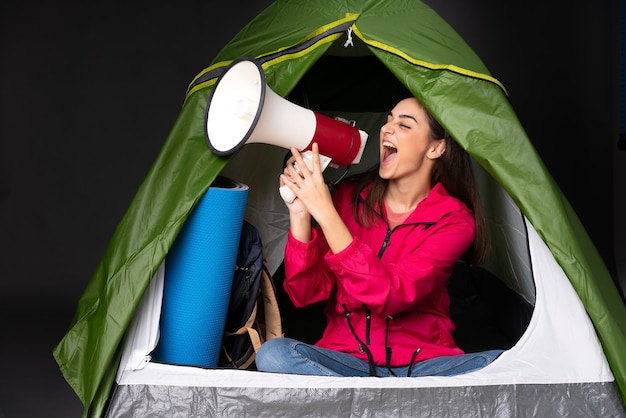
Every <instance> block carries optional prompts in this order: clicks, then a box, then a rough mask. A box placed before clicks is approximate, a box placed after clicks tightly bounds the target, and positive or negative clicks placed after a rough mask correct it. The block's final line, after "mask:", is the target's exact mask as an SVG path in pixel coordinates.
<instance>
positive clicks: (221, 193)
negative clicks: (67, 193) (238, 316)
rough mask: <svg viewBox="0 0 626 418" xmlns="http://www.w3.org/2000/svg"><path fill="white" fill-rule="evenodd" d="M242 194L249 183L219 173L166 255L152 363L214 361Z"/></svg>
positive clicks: (233, 260)
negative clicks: (158, 336)
mask: <svg viewBox="0 0 626 418" xmlns="http://www.w3.org/2000/svg"><path fill="white" fill-rule="evenodd" d="M247 197H248V186H246V185H244V184H241V183H237V182H235V181H233V180H230V179H227V178H223V177H218V178H217V179H216V180H215V181H214V182H213V184H212V185H211V186H210V187H209V189H208V190H207V192H206V193H205V194H204V195H203V196H202V198H201V199H200V201H199V202H198V203H197V204H196V206H195V207H194V209H193V211H192V212H191V214H190V215H189V217H188V218H187V220H186V221H185V224H184V225H183V227H182V229H181V231H180V233H179V234H178V236H177V237H176V240H175V241H174V244H173V245H172V248H171V249H170V251H169V252H168V254H167V256H166V258H165V284H164V288H163V306H162V309H161V320H160V325H159V327H160V330H159V331H160V338H159V342H158V344H157V347H156V348H155V350H154V352H153V353H152V359H153V360H154V361H157V362H162V363H173V364H181V365H192V366H201V367H216V366H217V365H218V361H219V355H220V351H221V344H222V335H223V333H224V324H225V322H226V313H227V311H228V302H229V299H230V291H231V286H232V280H233V276H234V271H235V264H236V262H237V250H238V247H239V239H240V236H241V228H242V224H243V219H244V212H245V207H246V201H247Z"/></svg>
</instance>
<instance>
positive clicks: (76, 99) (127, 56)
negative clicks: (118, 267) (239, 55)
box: [0, 0, 626, 418]
mask: <svg viewBox="0 0 626 418" xmlns="http://www.w3.org/2000/svg"><path fill="white" fill-rule="evenodd" d="M270 3H271V2H270V1H269V0H263V1H245V2H224V3H223V4H219V5H216V4H214V2H202V3H200V2H197V3H196V2H191V1H179V2H176V3H172V4H163V3H158V2H157V3H152V4H149V3H146V4H144V5H140V4H133V3H130V2H129V3H126V4H125V3H115V2H113V3H111V2H105V3H89V2H77V1H66V2H63V3H62V4H55V3H53V2H50V3H48V2H42V1H39V2H37V1H35V2H32V1H23V2H17V1H11V0H9V1H5V2H3V4H2V6H0V7H1V9H2V13H1V15H0V19H1V21H0V22H1V24H0V30H1V32H2V36H1V39H2V44H1V45H2V49H1V62H0V68H1V71H2V73H1V77H0V83H1V84H0V85H1V88H0V98H1V102H2V110H1V112H0V314H1V316H0V318H1V319H0V324H1V326H2V328H1V329H0V332H1V334H0V339H1V340H2V344H0V346H1V347H2V349H1V350H0V361H1V362H2V363H1V364H2V372H1V373H0V376H1V377H0V418H4V417H37V416H42V417H44V416H45V417H56V416H58V417H72V416H80V413H81V411H82V409H81V406H80V402H79V401H78V398H76V397H75V396H74V394H73V392H72V391H71V389H70V388H69V386H68V385H67V384H66V383H65V381H64V380H63V379H62V377H61V375H60V372H59V371H58V369H57V367H56V363H55V362H54V360H53V358H52V354H51V352H52V348H53V347H54V345H56V344H57V343H58V341H59V340H60V339H61V338H62V336H63V334H64V333H65V330H66V327H67V326H68V325H69V321H70V319H71V316H72V314H73V312H74V309H75V307H76V303H77V301H78V299H79V297H80V295H81V293H82V291H83V290H84V288H85V285H86V284H87V282H88V280H89V278H90V277H91V275H92V273H93V271H94V269H95V267H96V265H97V263H98V262H99V260H100V258H101V256H102V254H103V252H104V249H105V247H106V245H107V244H108V242H109V239H110V238H111V235H112V233H113V230H114V229H115V227H116V225H117V223H118V222H119V221H120V219H121V217H122V216H123V214H124V212H125V210H126V209H127V207H128V205H129V204H130V201H131V199H132V197H133V196H134V194H135V192H136V190H137V188H138V186H139V184H140V183H141V181H142V180H143V179H144V177H145V175H146V174H147V172H148V169H149V168H150V166H151V164H152V162H153V161H154V159H155V157H156V154H157V152H158V151H159V149H160V148H161V146H162V144H163V142H164V140H165V138H166V137H167V135H168V133H169V130H170V128H171V127H172V125H173V123H174V121H175V119H176V117H177V115H178V112H179V110H180V107H181V105H182V100H183V98H184V93H185V90H186V88H187V85H188V83H189V82H190V81H191V80H192V78H193V77H194V76H195V75H197V74H198V73H199V72H200V71H201V70H202V69H204V68H205V67H207V66H208V65H209V64H210V62H211V60H212V59H213V58H214V56H215V55H216V54H217V52H218V51H219V50H221V49H222V48H223V47H224V46H225V44H226V43H227V42H228V41H229V40H230V39H231V38H232V37H233V36H234V35H235V34H236V33H237V32H238V31H239V30H240V29H241V28H242V27H243V26H244V25H245V24H246V23H247V22H249V21H250V20H251V19H252V18H253V17H254V16H256V15H257V14H258V13H259V12H260V11H261V10H263V9H264V8H265V7H266V6H268V5H269V4H270ZM428 3H429V4H431V5H432V6H433V8H434V9H435V10H437V11H438V12H439V13H440V14H441V15H442V16H443V17H444V18H445V19H447V20H448V21H449V22H450V23H451V24H452V26H453V27H455V28H456V29H457V30H458V31H459V32H460V33H461V35H462V36H463V37H464V38H465V39H466V41H467V42H468V43H469V44H470V46H472V47H473V48H474V49H475V50H476V52H477V53H478V54H479V56H480V57H481V58H482V59H483V61H484V62H485V63H486V65H487V67H488V68H489V69H490V71H491V73H492V75H493V76H494V77H496V78H497V79H498V80H500V81H501V82H502V83H503V84H504V85H505V87H506V88H507V90H508V92H509V95H510V98H511V102H512V103H513V106H514V108H515V110H516V112H517V114H518V116H519V118H520V120H521V121H522V124H523V125H524V127H525V128H526V130H527V133H528V135H529V137H530V138H531V140H532V142H533V144H534V145H535V147H536V148H537V151H538V153H539V154H540V156H541V157H542V159H543V160H544V162H545V163H546V165H547V166H548V168H549V170H550V171H551V172H552V174H553V176H554V177H555V179H556V181H557V183H558V184H559V185H560V187H561V188H562V190H563V191H564V193H565V195H566V197H567V198H568V199H569V200H570V202H571V203H572V205H573V206H574V208H575V210H576V211H577V213H578V215H579V217H580V218H581V220H582V222H583V224H584V225H585V227H586V228H587V230H588V232H589V234H590V236H591V238H592V239H593V241H594V243H595V244H596V246H597V248H598V250H599V251H600V253H601V254H602V256H603V258H604V259H605V261H606V263H607V266H608V267H609V270H610V271H611V273H612V274H613V276H614V278H615V280H616V281H619V280H620V278H619V275H618V266H619V265H621V264H622V263H623V260H624V256H623V255H622V254H624V253H625V252H626V251H625V249H624V248H625V247H624V244H623V241H624V240H625V239H626V238H625V237H626V227H625V224H624V221H623V219H622V218H623V214H624V213H625V212H624V211H626V204H624V196H623V195H624V191H625V190H624V184H625V182H626V181H625V179H624V177H625V172H624V166H625V165H626V161H625V160H626V156H625V155H624V154H626V152H624V151H621V152H620V151H617V147H616V143H617V138H618V132H619V116H620V113H619V103H618V86H619V78H618V73H619V56H618V51H619V35H618V34H619V17H618V16H619V15H618V5H617V1H613V2H610V1H594V2H586V3H588V4H577V3H571V2H568V1H564V0H557V1H552V2H539V3H536V2H535V3H532V2H504V3H503V2H501V1H495V0H474V1H471V2H469V1H466V0H438V1H434V0H431V1H428ZM398 30H401V28H398ZM623 274H624V273H622V278H621V280H622V281H623V280H624V278H623Z"/></svg>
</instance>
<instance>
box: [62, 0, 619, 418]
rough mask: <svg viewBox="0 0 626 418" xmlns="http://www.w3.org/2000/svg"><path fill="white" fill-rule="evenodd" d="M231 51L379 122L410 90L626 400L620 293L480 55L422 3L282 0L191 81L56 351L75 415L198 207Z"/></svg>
mask: <svg viewBox="0 0 626 418" xmlns="http://www.w3.org/2000/svg"><path fill="white" fill-rule="evenodd" d="M240 57H253V58H255V59H256V60H258V62H259V63H260V64H261V65H262V68H263V70H264V72H265V77H266V81H267V84H268V85H269V87H270V88H271V89H272V90H273V91H275V92H276V93H277V94H279V95H280V96H283V97H286V98H288V99H289V100H291V101H294V102H298V103H301V104H302V105H306V106H311V108H313V109H314V110H316V111H320V112H328V113H331V114H336V113H345V114H347V115H349V116H355V119H357V120H358V119H359V118H361V119H363V120H365V119H368V118H369V119H372V120H375V116H380V115H382V114H385V112H386V111H388V110H389V109H390V108H391V107H392V106H393V104H394V103H395V102H396V101H397V100H398V99H400V98H402V97H404V96H406V95H407V94H412V95H414V96H415V97H417V98H418V99H419V100H420V101H421V102H422V103H424V105H425V106H426V107H427V108H428V109H429V111H430V112H431V113H432V114H433V115H434V116H435V117H437V118H438V119H439V121H440V122H441V123H442V124H443V125H444V127H445V128H446V129H447V130H448V131H449V132H450V133H451V134H452V136H453V137H454V138H456V139H457V141H458V142H459V143H460V144H461V146H462V147H463V148H465V149H466V150H467V151H468V152H469V153H470V155H471V156H472V157H473V158H474V160H475V162H476V163H477V164H478V165H479V166H480V167H481V169H482V170H484V173H485V174H486V176H487V177H488V178H489V179H490V181H492V182H494V184H496V185H497V187H499V188H501V189H502V190H503V191H504V193H505V194H506V195H507V196H508V197H510V199H511V201H512V202H513V203H514V205H515V206H516V207H517V208H519V210H520V212H521V215H522V218H523V219H524V220H526V221H527V222H528V223H529V225H531V226H532V229H533V230H534V231H536V233H537V234H538V236H539V237H540V239H541V241H542V243H543V244H545V246H546V247H547V248H548V249H549V251H550V253H551V256H552V257H553V258H554V260H556V263H557V264H558V266H559V268H560V269H562V271H563V272H564V273H565V275H566V277H567V279H569V282H570V283H571V286H572V287H573V289H575V292H576V294H577V296H578V298H579V299H580V301H582V304H583V305H584V308H585V310H586V312H587V314H588V316H589V318H590V319H591V322H592V324H593V327H594V328H595V331H596V333H597V337H598V340H599V342H600V343H601V347H602V351H603V353H604V355H605V356H606V360H608V365H609V366H610V371H611V373H612V376H614V379H615V382H616V386H617V388H618V392H619V394H621V395H619V396H621V399H620V401H621V402H623V401H624V400H625V399H626V356H624V354H623V350H624V347H626V309H625V307H624V304H623V302H622V300H621V299H620V296H619V293H618V291H617V289H616V288H615V285H614V283H613V281H612V279H611V277H610V275H609V273H608V271H607V269H606V267H605V265H604V264H603V261H602V259H601V257H600V256H599V254H598V252H597V250H596V249H595V247H594V245H593V244H592V242H591V240H590V238H589V237H588V235H587V233H586V232H585V229H584V227H583V226H582V225H581V223H580V221H579V220H578V218H577V216H576V214H575V212H574V210H573V209H572V208H571V206H570V205H569V203H568V202H567V200H566V199H565V197H564V196H563V194H562V193H561V192H560V191H559V188H558V186H557V185H556V184H555V182H554V180H553V179H552V177H551V175H550V173H549V172H548V170H547V169H546V167H545V166H544V164H543V163H542V162H541V160H540V158H539V157H538V155H537V153H536V152H535V150H534V149H533V147H532V145H531V142H530V140H529V139H528V137H527V135H526V133H525V131H524V129H523V127H522V126H521V124H520V122H519V121H518V119H517V117H516V115H515V112H514V110H513V108H512V106H511V104H510V102H509V100H508V98H507V94H506V90H505V88H504V86H502V84H501V83H499V82H498V80H496V79H494V78H493V77H492V76H491V75H490V74H489V71H488V70H487V68H486V67H485V65H484V64H483V63H482V61H481V60H480V58H479V57H478V56H477V55H476V54H475V53H474V52H473V51H472V50H471V48H470V47H469V46H468V45H467V44H466V43H465V41H464V40H463V39H462V38H461V37H460V36H459V35H458V34H457V33H456V32H455V31H454V30H453V29H452V28H451V27H450V26H449V25H448V24H447V23H446V22H445V21H444V20H443V19H442V18H441V17H440V16H438V15H437V14H436V13H435V12H434V11H433V10H432V9H431V8H429V7H428V6H427V5H425V4H423V3H421V2H418V1H414V0H394V1H392V0H388V1H385V2H381V1H345V0H343V1H337V0H324V1H318V2H310V1H307V0H279V1H277V2H276V3H274V4H273V5H272V6H270V7H269V8H268V9H266V10H265V11H264V12H263V13H261V14H260V15H259V16H257V18H255V19H254V20H252V21H251V22H250V23H249V24H248V25H247V26H246V27H245V28H244V29H243V30H242V31H241V32H240V33H239V34H238V35H237V36H235V38H233V39H232V41H231V42H230V43H228V44H227V45H226V46H225V47H224V48H223V49H222V51H221V52H220V53H219V54H218V55H217V57H215V59H214V60H213V61H212V65H211V66H210V67H208V68H206V69H204V70H203V71H201V72H200V73H199V74H198V76H197V77H195V78H194V79H193V80H192V81H191V84H190V86H189V88H188V91H187V94H186V97H185V102H184V105H183V107H182V109H181V111H180V115H179V117H178V119H177V120H176V123H175V124H174V126H173V128H172V130H171V132H170V134H169V136H168V137H167V140H166V142H165V144H164V146H163V148H162V150H161V152H160V153H159V155H158V157H157V159H156V161H155V162H154V164H153V166H152V168H151V170H150V172H149V173H148V175H147V176H146V178H145V180H144V182H143V183H142V184H141V186H140V188H139V190H138V191H137V194H136V196H135V198H134V199H133V201H132V203H131V205H130V207H129V208H128V210H127V212H126V214H125V215H124V217H123V219H122V220H121V222H120V223H119V225H118V227H117V229H116V231H115V233H114V235H113V237H112V239H111V242H110V243H109V245H108V247H107V249H106V251H105V253H104V255H103V257H102V260H101V261H100V263H99V265H98V267H97V269H96V271H95V273H94V275H93V277H92V278H91V280H90V282H89V284H88V286H87V288H86V290H85V292H84V294H83V295H82V297H81V298H80V301H79V303H78V307H77V311H76V314H75V317H74V319H73V321H72V324H71V326H70V328H69V330H68V332H67V334H66V335H65V336H64V338H63V339H62V340H61V342H60V343H59V345H58V346H57V347H56V348H55V349H54V357H55V358H56V360H57V362H58V364H59V366H60V369H61V371H62V373H63V375H64V376H65V378H66V380H67V382H68V383H69V384H70V385H71V386H72V388H73V389H74V390H75V391H76V393H77V395H78V396H79V397H80V399H81V400H82V402H83V403H84V406H85V415H93V416H100V415H102V414H103V413H104V408H105V403H106V402H107V400H108V399H109V398H110V391H111V388H112V387H113V385H114V381H115V376H116V373H117V372H118V365H119V362H120V357H121V355H122V351H123V344H122V340H123V338H124V335H125V333H126V331H127V328H128V327H129V324H130V323H131V320H132V319H133V316H134V315H135V312H136V309H137V307H138V305H139V304H140V301H141V298H142V296H143V295H144V292H145V291H146V289H147V288H148V286H149V284H150V282H151V279H152V277H153V276H154V275H155V273H156V272H157V270H158V268H159V266H160V265H161V263H162V262H163V260H164V258H165V256H166V255H167V253H168V250H169V249H170V247H171V246H172V244H173V242H174V240H175V238H176V236H177V234H178V232H179V231H180V230H181V228H182V226H183V225H184V223H185V220H186V219H187V217H188V216H189V214H190V213H191V212H192V210H193V208H194V206H195V205H196V203H197V202H198V201H199V199H200V198H201V197H202V196H203V194H204V193H205V191H206V190H207V189H208V187H209V186H210V185H211V183H212V182H213V181H214V179H215V178H216V177H217V176H218V175H219V174H220V173H221V172H222V170H223V169H224V168H225V167H226V166H227V165H229V163H230V161H231V159H232V158H230V157H229V158H222V157H218V156H216V155H214V154H212V153H211V152H210V150H209V148H208V147H207V143H206V140H205V133H204V123H205V122H204V118H205V111H206V108H207V101H208V99H209V96H210V93H211V91H212V88H213V86H214V85H215V83H216V81H217V80H218V78H219V76H220V75H221V74H222V73H223V71H224V69H225V68H226V67H227V66H228V65H229V64H230V63H231V62H232V61H233V60H236V59H237V58H240ZM375 132H376V131H371V132H370V138H374V139H375V138H376V135H375ZM267 147H271V146H270V145H267ZM245 148H246V147H244V150H245ZM235 158H236V157H235ZM275 180H276V179H275V177H272V178H271V179H270V180H269V181H271V182H275ZM272 184H273V183H272ZM148 213H149V216H147V215H146V214H148ZM257 223H258V222H257ZM498 262H499V261H497V260H496V261H495V264H498ZM535 270H536V268H535ZM535 280H537V279H536V278H535ZM537 297H539V295H537Z"/></svg>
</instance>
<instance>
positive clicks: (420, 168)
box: [379, 98, 445, 180]
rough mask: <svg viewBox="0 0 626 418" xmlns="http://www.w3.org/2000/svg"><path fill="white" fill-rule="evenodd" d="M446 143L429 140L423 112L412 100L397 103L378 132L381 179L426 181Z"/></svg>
mask: <svg viewBox="0 0 626 418" xmlns="http://www.w3.org/2000/svg"><path fill="white" fill-rule="evenodd" d="M443 150H445V141H442V140H440V141H435V140H432V139H431V138H430V126H429V124H428V117H427V115H426V111H425V110H424V108H423V107H422V106H421V104H420V103H419V102H418V101H417V100H416V99H414V98H409V99H404V100H402V101H401V102H399V103H398V104H397V105H396V106H395V107H394V108H393V110H392V111H391V112H390V113H389V115H388V116H387V123H385V124H384V125H383V126H382V128H381V129H380V167H379V175H380V177H382V178H384V179H388V180H400V179H403V178H411V179H418V178H423V179H428V180H430V175H431V172H432V169H433V166H434V161H435V160H436V158H438V157H439V156H440V155H441V153H442V152H443Z"/></svg>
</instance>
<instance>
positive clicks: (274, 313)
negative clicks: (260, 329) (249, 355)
mask: <svg viewBox="0 0 626 418" xmlns="http://www.w3.org/2000/svg"><path fill="white" fill-rule="evenodd" d="M261 297H262V298H263V309H264V311H265V339H266V340H271V339H272V338H282V337H284V336H285V333H284V332H283V323H282V319H281V317H280V309H279V308H278V300H277V299H276V286H275V285H274V281H273V280H272V276H271V275H270V273H269V271H268V270H267V266H266V265H265V263H264V264H263V274H262V276H261ZM259 347H260V345H259ZM254 350H255V351H256V350H258V349H257V347H256V346H255V347H254Z"/></svg>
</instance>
